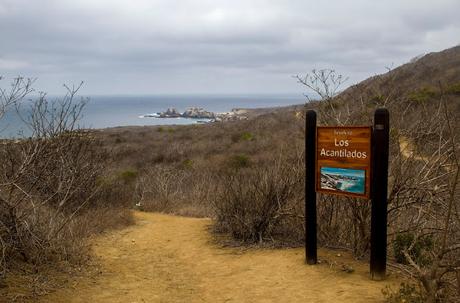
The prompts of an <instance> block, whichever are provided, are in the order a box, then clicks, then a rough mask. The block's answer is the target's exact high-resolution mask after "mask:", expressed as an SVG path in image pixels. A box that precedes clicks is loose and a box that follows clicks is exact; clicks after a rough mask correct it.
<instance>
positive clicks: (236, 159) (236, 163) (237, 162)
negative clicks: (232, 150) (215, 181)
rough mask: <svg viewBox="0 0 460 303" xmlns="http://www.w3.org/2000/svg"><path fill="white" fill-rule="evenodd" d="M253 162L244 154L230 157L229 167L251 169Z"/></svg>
mask: <svg viewBox="0 0 460 303" xmlns="http://www.w3.org/2000/svg"><path fill="white" fill-rule="evenodd" d="M250 164H251V161H250V160H249V157H248V156H246V155H243V154H240V155H234V156H232V157H230V161H229V166H230V167H231V168H234V169H240V168H245V167H249V166H250Z"/></svg>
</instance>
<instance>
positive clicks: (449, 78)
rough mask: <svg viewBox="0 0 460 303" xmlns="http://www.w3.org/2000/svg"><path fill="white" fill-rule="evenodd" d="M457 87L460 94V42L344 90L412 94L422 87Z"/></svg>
mask: <svg viewBox="0 0 460 303" xmlns="http://www.w3.org/2000/svg"><path fill="white" fill-rule="evenodd" d="M440 84H441V85H442V87H443V89H445V90H449V89H450V92H452V90H455V89H454V88H455V87H457V91H456V92H457V93H460V45H459V46H455V47H452V48H449V49H446V50H443V51H440V52H433V53H429V54H427V55H424V56H417V57H415V58H413V59H412V60H411V61H410V62H409V63H406V64H403V65H401V66H399V67H397V68H395V69H393V70H391V71H389V72H387V73H385V74H382V75H377V76H373V77H370V78H368V79H366V80H364V81H362V82H360V83H358V84H356V85H353V86H351V87H349V88H348V89H346V90H345V91H344V92H342V96H343V95H355V94H356V92H357V91H361V92H362V91H380V92H382V93H388V92H390V90H391V91H394V92H397V93H398V94H400V95H403V96H408V95H409V94H411V93H414V92H417V91H419V90H422V89H432V90H438V89H439V85H440Z"/></svg>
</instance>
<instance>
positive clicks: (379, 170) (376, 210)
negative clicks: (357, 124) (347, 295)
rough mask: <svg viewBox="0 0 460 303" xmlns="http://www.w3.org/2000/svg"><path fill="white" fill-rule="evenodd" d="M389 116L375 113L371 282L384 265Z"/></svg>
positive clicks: (381, 111) (382, 272) (383, 270)
mask: <svg viewBox="0 0 460 303" xmlns="http://www.w3.org/2000/svg"><path fill="white" fill-rule="evenodd" d="M389 120H390V119H389V113H388V110H387V109H383V108H380V109H377V110H376V111H375V114H374V130H373V136H372V146H373V148H372V188H371V190H372V193H371V199H372V213H371V262H370V272H371V279H372V280H383V279H385V275H386V262H387V194H388V155H389V141H390V138H389V133H390V132H389V131H390V123H389Z"/></svg>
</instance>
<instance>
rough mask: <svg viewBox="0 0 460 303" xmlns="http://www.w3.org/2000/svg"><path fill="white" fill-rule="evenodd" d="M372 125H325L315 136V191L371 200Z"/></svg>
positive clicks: (318, 129)
mask: <svg viewBox="0 0 460 303" xmlns="http://www.w3.org/2000/svg"><path fill="white" fill-rule="evenodd" d="M371 136H372V127H370V126H354V127H348V126H323V127H317V133H316V140H317V141H316V148H317V150H316V191H317V192H323V193H329V194H337V195H345V196H351V197H362V198H367V199H369V197H370V179H371V177H370V176H371Z"/></svg>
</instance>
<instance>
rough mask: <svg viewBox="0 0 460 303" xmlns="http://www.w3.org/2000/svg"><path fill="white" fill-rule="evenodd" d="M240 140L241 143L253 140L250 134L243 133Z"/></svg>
mask: <svg viewBox="0 0 460 303" xmlns="http://www.w3.org/2000/svg"><path fill="white" fill-rule="evenodd" d="M240 138H241V140H242V141H251V140H253V139H254V135H253V134H251V133H250V132H244V133H242V134H241V137H240Z"/></svg>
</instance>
